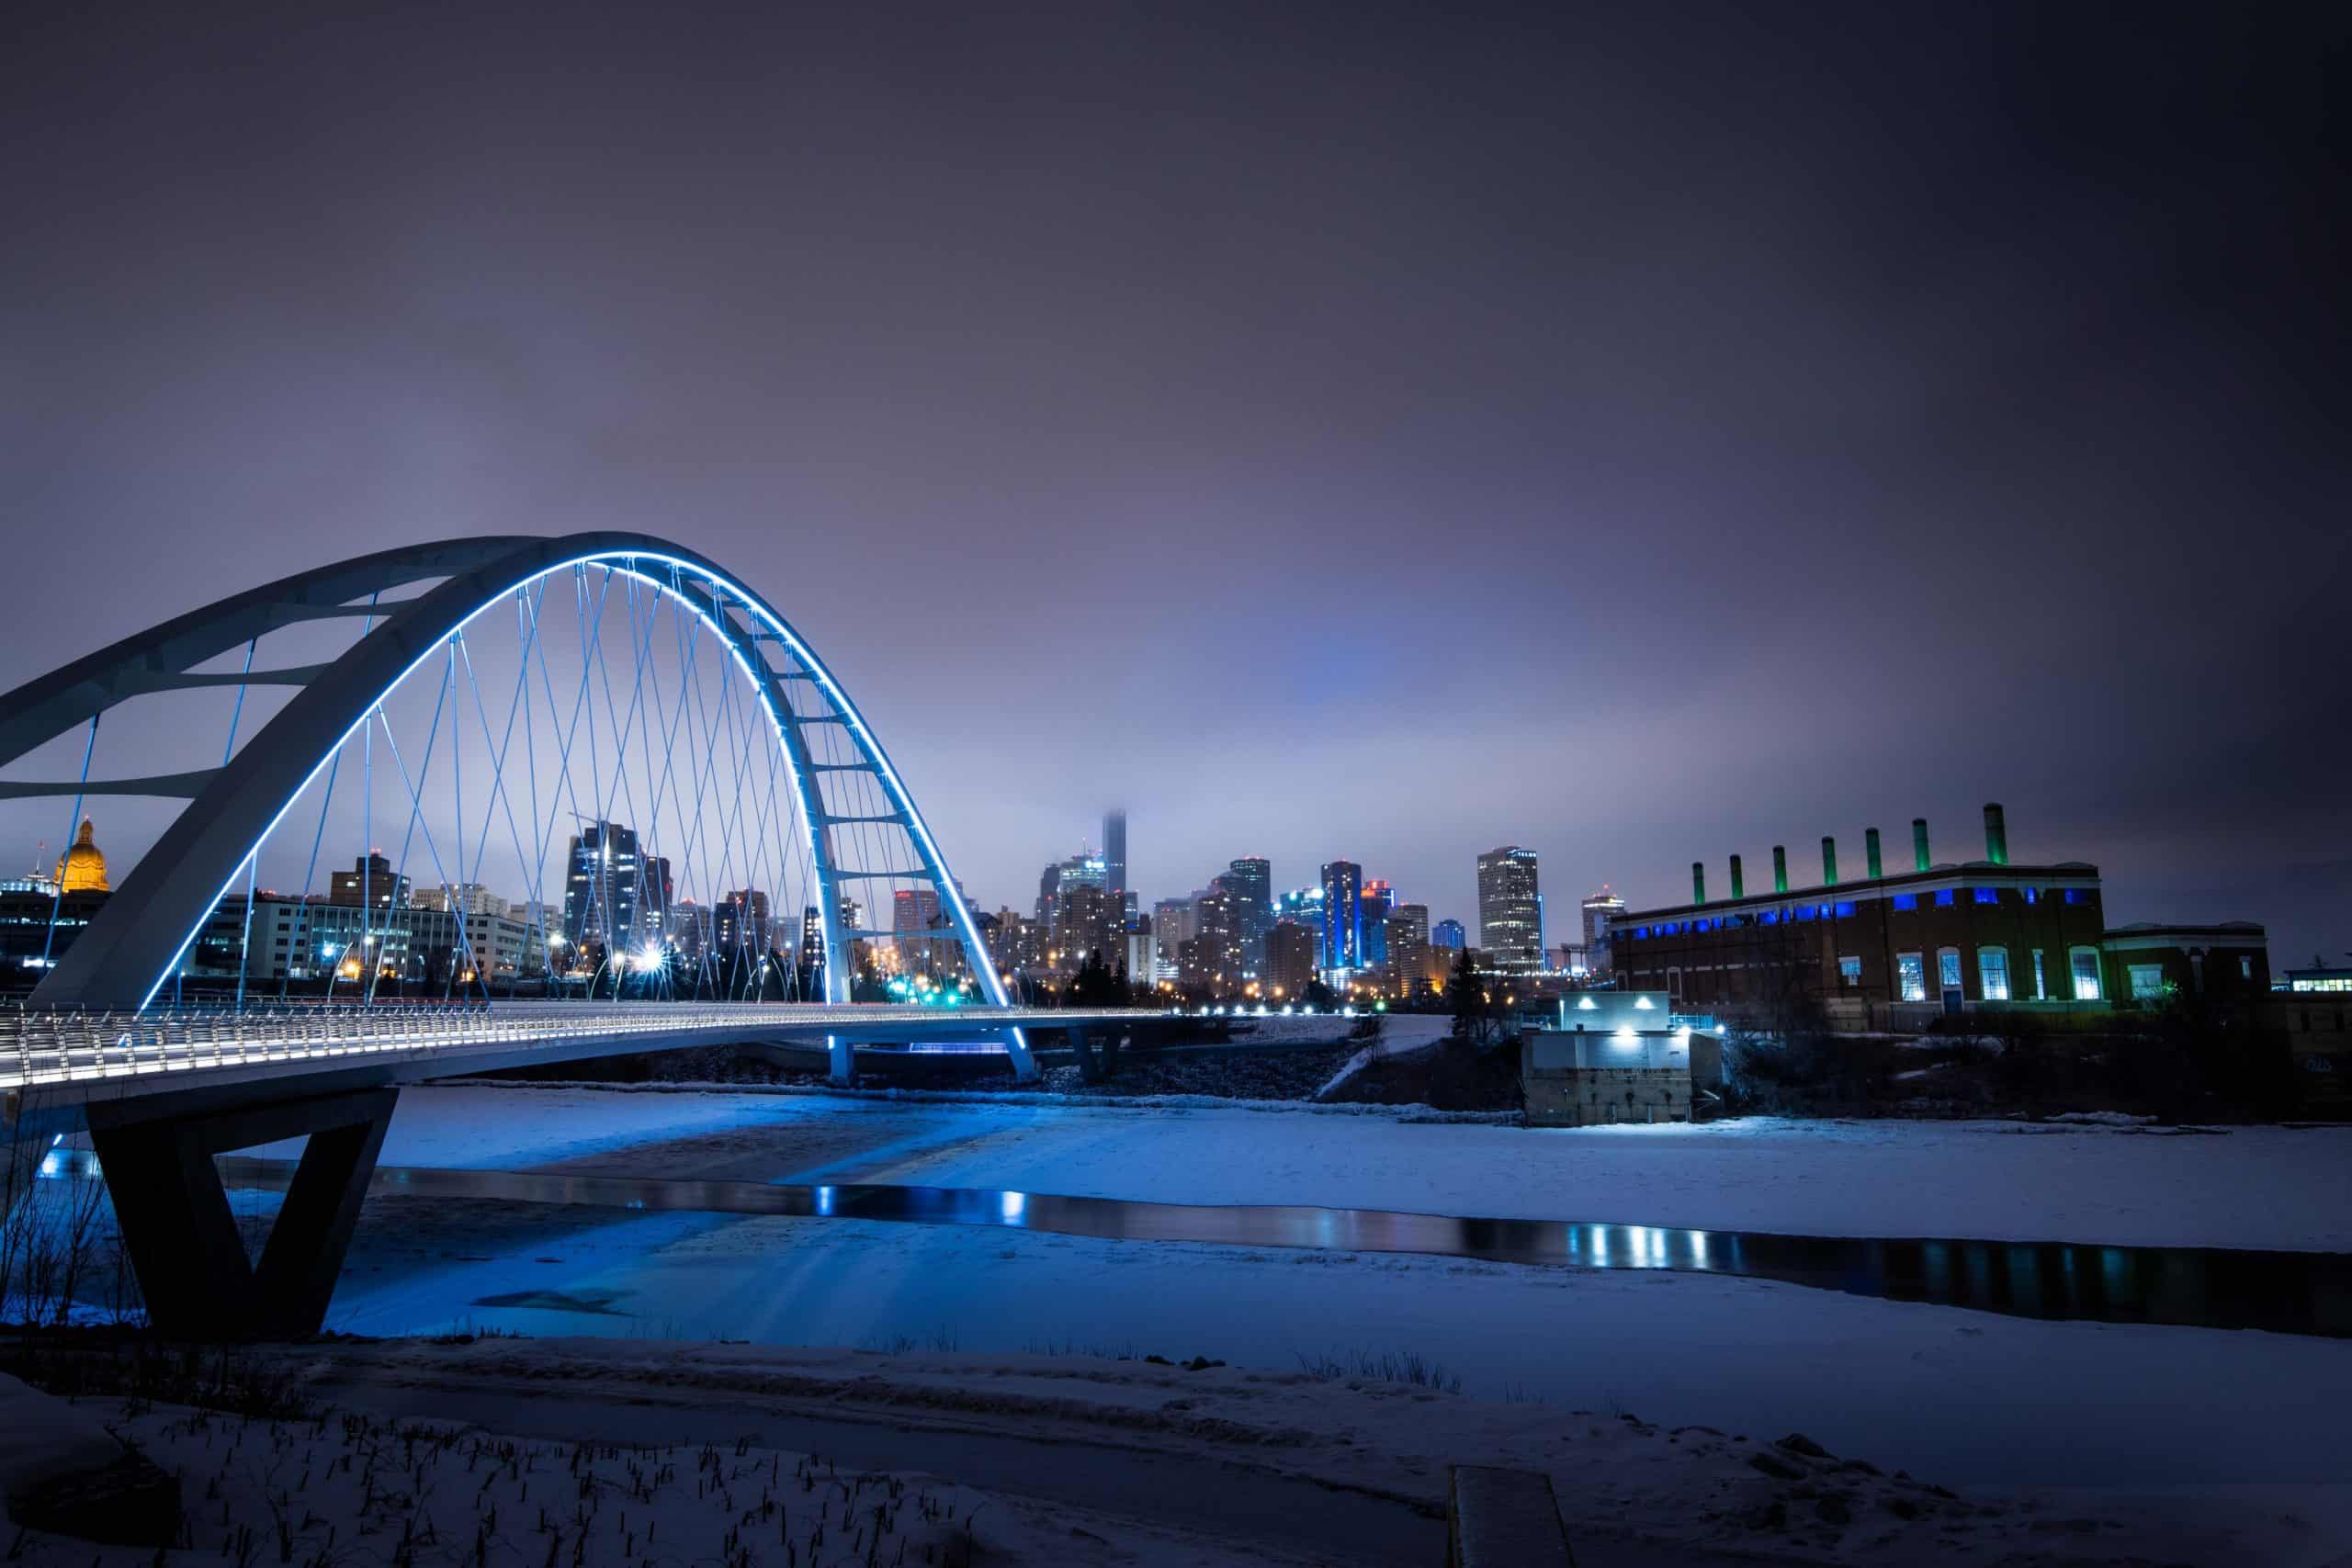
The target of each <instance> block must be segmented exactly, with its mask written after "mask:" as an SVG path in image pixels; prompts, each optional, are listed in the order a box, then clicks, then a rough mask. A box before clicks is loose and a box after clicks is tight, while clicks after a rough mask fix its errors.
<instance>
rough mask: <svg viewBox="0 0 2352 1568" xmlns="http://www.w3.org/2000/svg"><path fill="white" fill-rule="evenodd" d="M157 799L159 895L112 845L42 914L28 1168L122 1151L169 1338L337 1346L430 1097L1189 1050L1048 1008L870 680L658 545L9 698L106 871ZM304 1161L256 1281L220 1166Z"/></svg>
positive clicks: (152, 1298) (459, 564) (24, 1053)
mask: <svg viewBox="0 0 2352 1568" xmlns="http://www.w3.org/2000/svg"><path fill="white" fill-rule="evenodd" d="M796 565H797V570H804V571H807V570H809V569H808V564H807V563H805V562H799V563H796ZM809 575H810V576H811V577H812V578H815V577H818V576H819V574H818V573H816V572H814V571H809ZM811 591H821V589H818V588H813V587H812V590H811ZM940 649H941V657H942V660H943V664H946V663H948V662H950V661H952V649H949V648H947V647H946V646H945V645H944V643H943V644H941V645H940ZM967 689H968V682H963V681H960V680H959V681H947V682H942V690H943V692H946V693H954V694H961V693H962V692H964V691H965V690H967ZM25 773H31V774H32V776H20V775H23V774H25ZM991 787H995V786H993V785H991V784H983V785H982V786H980V787H979V788H978V789H974V788H972V787H970V786H967V790H966V791H965V792H964V793H965V794H967V795H969V794H977V795H983V796H984V795H986V794H988V793H989V789H990V788H991ZM116 797H125V798H128V797H142V798H145V799H148V800H160V801H163V802H165V803H167V807H166V809H167V810H169V811H170V812H171V813H172V814H171V815H170V816H169V818H168V821H167V822H166V823H165V825H164V826H163V827H162V829H161V830H160V832H159V833H158V835H157V836H156V838H155V840H154V842H153V846H152V847H150V848H148V849H147V850H146V852H144V853H143V854H142V855H141V856H140V857H139V859H138V863H137V864H136V866H135V867H134V868H133V869H132V871H131V872H130V874H129V875H128V876H127V877H125V878H123V880H122V882H121V884H120V886H113V887H110V886H108V885H107V882H106V879H105V876H104V872H103V862H102V858H100V859H93V858H91V857H94V856H96V853H97V852H96V848H95V845H94V844H93V843H92V841H91V840H90V836H89V834H88V833H87V832H86V831H85V832H84V833H83V834H82V835H81V838H80V840H79V842H78V843H77V844H76V847H75V848H74V849H72V850H69V851H68V852H67V854H66V856H64V857H63V858H62V859H61V860H60V861H59V863H58V866H57V869H56V874H55V876H54V877H53V878H51V879H49V880H48V881H47V882H45V883H41V882H39V881H37V882H36V884H35V885H34V886H32V888H31V890H30V892H29V894H28V893H26V892H25V890H24V885H12V886H17V888H18V893H17V897H18V898H19V900H20V907H21V901H22V900H23V899H25V898H27V897H29V899H30V900H31V902H30V906H29V907H31V908H36V909H38V908H39V907H40V902H41V901H43V900H46V902H47V906H48V919H47V920H46V922H45V924H43V925H42V927H41V929H40V932H39V935H40V942H39V945H38V950H37V951H35V950H32V949H30V948H28V949H27V950H26V951H25V952H24V953H22V954H21V955H20V956H18V957H17V958H15V959H12V960H11V962H12V963H17V964H21V966H22V968H23V970H24V972H26V973H28V974H30V975H32V976H37V977H38V978H37V983H36V984H35V985H34V986H33V987H32V989H31V991H30V994H29V996H28V997H27V998H26V999H25V1002H24V1004H23V1006H22V1008H21V1009H20V1010H17V1011H14V1012H11V1013H8V1014H6V1015H5V1016H0V1110H5V1111H6V1126H5V1128H0V1133H5V1134H6V1136H7V1137H9V1138H10V1140H11V1141H12V1145H13V1147H14V1149H15V1150H16V1151H17V1156H16V1163H17V1165H18V1166H19V1167H21V1166H22V1164H23V1156H24V1153H25V1151H28V1150H34V1149H37V1148H38V1147H39V1146H40V1145H41V1144H42V1143H44V1142H46V1140H47V1139H48V1138H49V1137H50V1136H51V1135H53V1134H54V1133H56V1132H58V1131H62V1130H63V1129H66V1128H68V1127H74V1128H80V1127H86V1128H87V1129H88V1131H89V1133H90V1135H91V1138H92V1140H93V1142H94V1144H95V1145H96V1149H97V1152H98V1156H99V1162H100V1167H101V1169H102V1171H103V1173H104V1177H105V1179H106V1181H107V1187H108V1190H109V1192H110V1194H111V1196H112V1198H113V1200H114V1203H115V1208H116V1213H117V1215H118V1218H119V1224H120V1226H121V1230H122V1234H123V1237H124V1243H125V1247H126V1250H128V1251H129V1253H130V1258H131V1261H132V1265H133V1268H134V1269H135V1271H136V1273H137V1276H138V1279H139V1283H140V1288H141V1294H142V1296H143V1297H144V1298H145V1302H146V1305H147V1309H148V1314H149V1317H150V1319H151V1321H152V1322H153V1323H154V1324H155V1325H156V1326H157V1327H159V1328H161V1329H163V1330H164V1331H166V1332H171V1333H176V1334H184V1335H188V1336H196V1337H221V1336H231V1335H237V1334H246V1333H255V1332H264V1333H303V1332H310V1331H314V1330H315V1329H316V1328H317V1326H318V1325H319V1324H320V1323H321V1321H322V1319H323V1315H324V1313H325V1311H326V1307H327V1303H328V1299H329V1297H330V1296H331V1294H332V1292H333V1289H334V1279H335V1276H336V1275H337V1274H338V1273H339V1272H340V1269H341V1267H342V1259H343V1257H344V1254H345V1247H346V1246H347V1244H348V1241H349V1237H350V1233H351V1227H352V1225H353V1224H354V1223H355V1222H356V1218H357V1213H358V1208H359V1203H360V1200H361V1198H362V1197H363V1196H364V1194H365V1192H366V1190H367V1186H368V1179H369V1178H370V1176H371V1175H372V1173H373V1170H374V1168H375V1161H376V1154H377V1150H378V1149H379V1147H380V1145H381V1143H382V1139H383V1135H384V1131H385V1128H386V1125H387V1124H388V1123H389V1121H390V1114H391V1111H392V1107H393V1105H394V1103H395V1100H396V1096H397V1094H398V1091H399V1089H400V1087H401V1086H402V1085H404V1084H410V1083H415V1082H418V1081H420V1080H423V1079H425V1078H432V1077H453V1076H459V1075H463V1074H469V1073H478V1072H484V1071H491V1070H495V1069H500V1068H506V1067H514V1066H529V1065H533V1064H546V1063H555V1062H563V1061H573V1060H579V1059H582V1058H588V1057H596V1056H605V1055H620V1054H630V1053H640V1052H648V1051H655V1050H670V1049H678V1048H684V1047H689V1046H701V1045H726V1044H751V1043H760V1044H778V1043H810V1044H818V1045H821V1046H822V1047H823V1048H824V1049H825V1050H826V1051H827V1053H828V1059H829V1063H830V1066H831V1074H832V1076H833V1077H835V1078H837V1079H842V1080H845V1079H846V1078H847V1077H849V1075H850V1071H851V1068H852V1066H853V1061H854V1057H853V1052H854V1047H855V1045H856V1044H858V1043H916V1042H923V1041H952V1042H959V1043H971V1044H978V1045H982V1046H993V1047H995V1048H997V1049H1001V1051H1002V1052H1003V1054H1004V1055H1005V1056H1006V1058H1007V1060H1008V1063H1009V1066H1011V1068H1012V1071H1013V1073H1014V1074H1015V1075H1016V1076H1017V1077H1020V1078H1023V1079H1034V1078H1035V1077H1036V1071H1037V1069H1036V1065H1035V1058H1034V1056H1033V1055H1032V1053H1031V1051H1030V1048H1029V1042H1028V1038H1027V1034H1028V1032H1029V1031H1030V1030H1032V1029H1035V1028H1046V1029H1057V1030H1064V1031H1069V1032H1084V1031H1088V1030H1105V1029H1107V1030H1130V1029H1134V1028H1137V1027H1142V1026H1146V1025H1148V1024H1150V1023H1151V1022H1153V1021H1159V1020H1161V1019H1164V1018H1165V1017H1166V1016H1167V1015H1166V1014H1164V1013H1162V1012H1160V1011H1159V1010H1156V1009H1133V1008H1123V1007H1096V1008H1091V1009H1083V1010H1081V1009H1038V1008H1027V1007H1021V1006H1017V1005H1015V1003H1014V1000H1013V998H1012V995H1011V994H1010V992H1009V989H1008V987H1007V985H1006V979H1005V975H1004V974H1003V973H1002V972H1001V968H1000V964H999V961H998V955H997V954H995V953H991V951H990V948H989V942H988V941H987V940H986V937H985V935H984V932H983V929H982V923H981V919H980V918H978V917H976V915H975V913H974V911H973V910H972V908H970V906H969V904H968V902H967V898H966V897H965V895H964V892H963V889H962V887H961V885H960V884H958V883H957V882H956V879H955V877H954V875H953V874H951V873H950V871H949V869H948V865H947V863H946V860H945V857H944V854H943V853H942V852H941V850H940V847H939V843H938V840H936V838H935V837H934V836H933V832H932V829H931V828H930V825H929V824H928V822H927V821H926V820H925V818H924V817H923V815H922V812H921V811H920V810H919V809H918V808H917V807H916V805H915V802H914V799H913V797H912V795H911V794H910V792H909V790H908V788H907V786H906V784H905V782H904V780H903V779H902V778H901V776H900V774H899V772H898V770H897V769H896V768H895V767H894V766H893V765H892V764H891V762H890V761H889V759H888V755H887V754H886V753H885V751H884V750H883V748H882V746H881V744H880V742H879V740H878V739H876V735H875V733H874V730H873V729H872V728H871V727H870V726H869V725H868V724H867V722H866V720H865V716H864V715H863V714H862V713H861V712H860V711H859V710H858V709H857V707H856V706H855V705H854V704H853V703H852V702H851V701H850V699H849V697H848V694H846V692H845V691H844V690H843V689H842V684H841V682H839V681H838V680H837V679H836V678H835V676H834V674H833V672H832V671H831V669H829V668H828V667H827V666H826V665H825V663H824V662H823V661H822V660H820V658H819V657H818V655H817V654H816V652H815V650H814V649H812V648H811V647H810V646H809V643H808V641H807V640H806V639H805V638H804V637H801V635H800V634H799V633H798V632H797V630H795V629H794V627H793V626H792V625H791V624H790V623H789V622H788V621H786V619H785V618H784V617H783V616H782V615H780V614H779V613H777V611H776V610H775V607H774V606H773V605H771V604H769V603H768V602H767V601H766V600H765V599H763V597H761V596H760V595H758V594H756V593H754V592H752V591H751V590H749V589H748V588H746V587H744V586H743V585H742V584H741V582H740V581H738V580H737V579H735V578H733V577H731V576H729V574H727V573H726V572H724V571H722V570H720V569H719V568H718V566H717V565H715V564H714V563H712V562H710V561H708V560H707V559H705V558H702V557H700V556H698V555H696V554H695V553H694V552H692V551H690V550H686V549H684V548H683V547H679V546H676V545H673V544H671V543H668V542H666V541H663V540H660V539H656V538H652V537H650V536H641V535H634V534H610V533H598V534H585V535H577V536H569V537H563V538H537V537H522V536H516V537H488V538H479V539H458V540H447V541H442V542H438V543H434V544H427V545H421V546H414V547H403V548H399V549H392V550H386V551H380V552H378V553H376V554H372V555H368V556H363V557H359V558H355V559H352V560H347V561H343V562H340V563H337V564H335V565H333V566H328V567H323V568H320V569H316V570H311V571H306V572H301V573H298V574H296V575H294V576H291V577H287V578H283V579H280V580H278V581H274V582H269V583H266V584H263V585H262V586H260V587H257V588H254V589H253V590H250V591H248V592H243V593H240V594H236V595H233V596H232V597H230V598H227V599H223V600H220V601H219V602H218V603H215V604H209V605H207V606H204V607H202V608H200V609H198V610H194V611H191V612H189V613H188V614H187V615H181V616H179V617H177V618H175V619H174V620H172V621H169V622H166V623H164V624H163V625H161V626H155V627H153V628H151V629H149V630H148V631H145V632H142V633H141V634H139V635H137V636H134V637H129V638H126V639H124V640H122V641H120V642H118V643H116V644H114V645H112V646H111V647H108V648H105V649H100V650H98V651H97V652H96V653H93V654H91V655H89V656H87V657H85V658H83V659H80V660H74V662H72V663H69V664H67V665H65V666H63V667H62V668H60V669H58V670H56V671H51V673H49V674H47V675H45V676H42V677H40V678H39V679H37V680H34V681H31V682H27V683H26V684H24V685H22V686H20V687H18V688H17V690H15V691H14V692H11V693H9V694H7V695H6V697H0V803H6V802H40V801H50V802H62V801H66V800H70V801H71V803H72V806H71V810H70V812H69V813H68V814H67V816H66V817H65V818H64V819H63V820H64V823H65V825H66V827H67V828H68V829H69V832H68V835H67V836H68V838H71V837H73V834H72V832H71V829H73V828H74V826H75V825H76V824H82V823H86V821H87V820H88V818H87V816H86V813H87V812H88V810H89V808H90V807H91V804H92V802H94V801H96V800H99V799H110V798H116ZM169 803H176V804H175V805H172V804H169ZM345 865H348V866H349V867H350V869H349V870H347V871H346V870H344V869H341V868H342V867H343V866H345ZM502 888H503V889H506V890H509V891H513V892H515V893H517V894H519V897H513V898H509V897H504V896H503V894H502V893H501V892H500V891H499V889H502ZM28 923H29V922H21V921H20V922H19V926H20V927H22V926H24V925H26V924H28ZM21 934H22V932H21V931H19V935H20V937H21ZM1004 967H1005V968H1010V967H1011V964H1010V963H1008V964H1005V965H1004ZM297 1136H301V1137H306V1138H307V1140H308V1142H307V1144H306V1145H305V1148H304V1152H303V1154H302V1157H301V1160H300V1167H299V1168H298V1171H297V1173H296V1175H295V1178H294V1179H293V1182H292V1185H291V1186H290V1188H289V1190H288V1193H287V1195H286V1201H285V1204H284V1207H283V1208H282V1210H281V1211H280V1214H279V1217H278V1220H277V1224H276V1226H275V1228H274V1230H273V1232H272V1234H271V1235H270V1237H269V1239H268V1242H267V1244H266V1247H265V1248H264V1250H263V1253H262V1256H261V1258H260V1260H259V1262H258V1263H257V1264H254V1263H248V1261H247V1259H246V1256H245V1252H244V1249H243V1245H242V1242H241V1241H240V1240H239V1238H238V1236H237V1235H236V1230H235V1226H234V1224H233V1221H232V1216H231V1213H230V1210H229V1206H228V1201H227V1197H226V1194H225V1192H224V1191H223V1190H222V1189H221V1186H220V1178H219V1175H218V1172H217V1170H216V1169H215V1168H214V1166H213V1157H212V1156H215V1155H218V1154H221V1153H226V1152H229V1151H232V1150H234V1149H238V1148H243V1147H250V1146H253V1145H256V1144H262V1143H271V1142H277V1141H279V1140H282V1139H288V1138H292V1137H297Z"/></svg>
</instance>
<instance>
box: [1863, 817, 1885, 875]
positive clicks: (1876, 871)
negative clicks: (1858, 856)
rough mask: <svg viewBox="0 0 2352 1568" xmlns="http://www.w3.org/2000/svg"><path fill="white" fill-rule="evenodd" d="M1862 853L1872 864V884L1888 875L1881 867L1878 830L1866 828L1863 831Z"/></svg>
mask: <svg viewBox="0 0 2352 1568" xmlns="http://www.w3.org/2000/svg"><path fill="white" fill-rule="evenodd" d="M1862 853H1863V856H1864V858H1866V859H1867V860H1868V861H1869V862H1870V864H1871V881H1872V882H1876V881H1877V880H1878V879H1879V878H1880V877H1882V876H1884V875H1885V874H1886V873H1885V871H1883V869H1881V867H1880V865H1879V860H1878V829H1875V828H1866V829H1863V830H1862Z"/></svg>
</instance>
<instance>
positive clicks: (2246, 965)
mask: <svg viewBox="0 0 2352 1568" xmlns="http://www.w3.org/2000/svg"><path fill="white" fill-rule="evenodd" d="M2238 978H2239V979H2241V980H2251V979H2253V978H2254V954H2252V953H2239V954H2238Z"/></svg>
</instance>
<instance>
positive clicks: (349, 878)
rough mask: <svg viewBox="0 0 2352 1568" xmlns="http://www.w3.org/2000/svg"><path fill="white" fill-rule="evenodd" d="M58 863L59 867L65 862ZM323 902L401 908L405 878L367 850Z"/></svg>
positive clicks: (333, 882)
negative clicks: (396, 873) (394, 872)
mask: <svg viewBox="0 0 2352 1568" xmlns="http://www.w3.org/2000/svg"><path fill="white" fill-rule="evenodd" d="M84 825H85V827H86V826H87V824H86V823H85V824H84ZM577 841H578V840H574V842H577ZM59 865H60V866H61V867H62V866H63V865H64V862H62V861H61V862H59ZM327 902H328V903H330V904H339V905H342V906H343V907H344V908H349V909H357V908H375V909H405V908H408V903H409V884H408V878H407V877H405V876H399V875H395V874H393V872H392V863H391V862H390V861H388V860H386V859H385V858H384V857H383V855H382V853H381V852H378V851H375V850H369V851H368V852H367V853H366V854H364V855H361V856H360V857H359V858H358V859H357V860H355V861H353V862H352V863H351V869H350V870H349V871H338V872H336V873H335V874H334V875H333V876H330V877H329V878H327Z"/></svg>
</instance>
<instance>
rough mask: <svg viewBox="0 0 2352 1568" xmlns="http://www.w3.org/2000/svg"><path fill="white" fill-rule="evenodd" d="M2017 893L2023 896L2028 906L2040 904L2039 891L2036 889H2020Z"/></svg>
mask: <svg viewBox="0 0 2352 1568" xmlns="http://www.w3.org/2000/svg"><path fill="white" fill-rule="evenodd" d="M2018 892H2020V893H2021V894H2023V895H2024V896H2025V901H2026V902H2027V903H2029V904H2039V903H2040V902H2041V889H2040V888H2038V887H2021V888H2019V889H2018Z"/></svg>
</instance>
